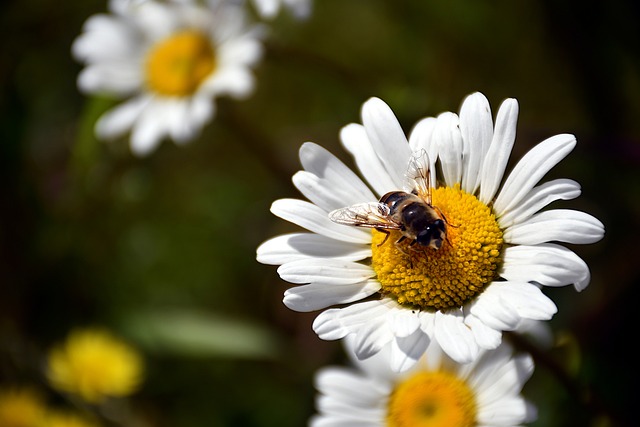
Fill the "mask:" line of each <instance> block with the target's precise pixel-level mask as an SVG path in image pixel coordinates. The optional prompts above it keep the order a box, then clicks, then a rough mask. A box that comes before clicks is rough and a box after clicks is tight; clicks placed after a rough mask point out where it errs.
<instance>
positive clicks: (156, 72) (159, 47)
mask: <svg viewBox="0 0 640 427" xmlns="http://www.w3.org/2000/svg"><path fill="white" fill-rule="evenodd" d="M214 68H215V52H214V49H213V46H212V45H211V42H210V41H209V39H208V38H207V37H206V36H205V34H203V33H201V32H199V31H193V30H185V31H181V32H178V33H176V34H173V35H172V36H170V37H168V38H166V39H164V40H162V41H160V42H159V43H158V44H156V45H155V46H154V47H153V48H152V49H151V50H150V51H149V54H148V56H147V62H146V70H145V71H146V80H147V85H148V87H149V89H150V90H151V91H152V92H154V93H157V94H159V95H164V96H179V97H183V96H189V95H192V94H193V93H195V92H196V91H197V90H198V88H199V87H200V85H201V84H202V82H203V81H204V80H205V79H206V78H207V77H208V76H209V75H211V73H212V72H213V70H214Z"/></svg>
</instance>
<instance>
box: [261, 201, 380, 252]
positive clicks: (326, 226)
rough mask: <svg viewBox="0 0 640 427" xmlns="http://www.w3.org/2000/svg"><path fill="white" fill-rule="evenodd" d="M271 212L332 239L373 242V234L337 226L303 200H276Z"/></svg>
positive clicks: (315, 207) (320, 210)
mask: <svg viewBox="0 0 640 427" xmlns="http://www.w3.org/2000/svg"><path fill="white" fill-rule="evenodd" d="M271 212H272V213H273V214H274V215H276V216H278V217H280V218H282V219H284V220H286V221H289V222H292V223H294V224H296V225H299V226H300V227H303V228H306V229H307V230H309V231H313V232H315V233H318V234H322V235H324V236H327V237H330V238H332V239H336V240H340V241H343V242H350V243H365V244H366V243H370V242H371V232H369V231H365V230H362V229H358V228H356V227H350V226H346V225H340V224H336V223H335V222H333V221H331V220H330V219H329V217H328V216H327V212H325V211H324V210H322V209H320V208H319V207H317V206H316V205H314V204H312V203H309V202H305V201H303V200H296V199H280V200H276V201H275V202H273V204H272V205H271Z"/></svg>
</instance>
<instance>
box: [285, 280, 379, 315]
mask: <svg viewBox="0 0 640 427" xmlns="http://www.w3.org/2000/svg"><path fill="white" fill-rule="evenodd" d="M379 290H380V283H379V282H377V281H375V280H367V281H363V282H359V283H353V284H340V285H328V284H326V283H313V284H310V285H302V286H295V287H293V288H289V289H287V290H286V291H285V293H284V299H283V302H284V305H286V306H287V307H288V308H290V309H291V310H295V311H300V312H309V311H315V310H320V309H323V308H327V307H331V306H333V305H337V304H348V303H351V302H354V301H359V300H361V299H364V298H367V297H368V296H371V295H373V294H374V293H376V292H378V291H379Z"/></svg>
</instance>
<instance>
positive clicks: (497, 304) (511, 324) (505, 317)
mask: <svg viewBox="0 0 640 427" xmlns="http://www.w3.org/2000/svg"><path fill="white" fill-rule="evenodd" d="M496 283H497V282H492V283H491V284H489V286H488V287H487V288H486V289H485V290H484V291H483V292H482V294H480V295H479V296H478V297H477V298H476V299H475V301H473V302H472V303H471V304H470V307H469V312H470V313H471V314H473V315H474V316H476V317H477V318H478V319H480V320H481V321H482V323H484V324H485V325H486V326H487V327H489V328H492V329H495V330H496V331H511V330H514V329H515V328H516V326H518V323H519V321H520V316H519V315H518V313H517V311H516V310H515V309H514V308H513V307H511V306H510V305H505V304H503V303H502V300H501V299H500V287H494V286H493V285H494V284H496ZM508 283H509V282H508Z"/></svg>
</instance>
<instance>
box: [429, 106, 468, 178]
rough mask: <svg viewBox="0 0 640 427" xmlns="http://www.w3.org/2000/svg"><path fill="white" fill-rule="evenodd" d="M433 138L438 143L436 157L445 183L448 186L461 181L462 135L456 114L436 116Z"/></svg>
mask: <svg viewBox="0 0 640 427" xmlns="http://www.w3.org/2000/svg"><path fill="white" fill-rule="evenodd" d="M433 139H434V140H435V141H436V143H437V144H438V157H439V158H440V165H441V166H442V173H443V177H444V181H445V183H446V184H447V185H448V186H449V187H453V186H454V185H455V184H459V183H461V182H462V166H463V165H462V135H461V134H460V128H459V127H458V116H457V115H456V114H454V113H442V114H440V115H439V116H438V119H437V122H436V127H435V129H434V131H433Z"/></svg>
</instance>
